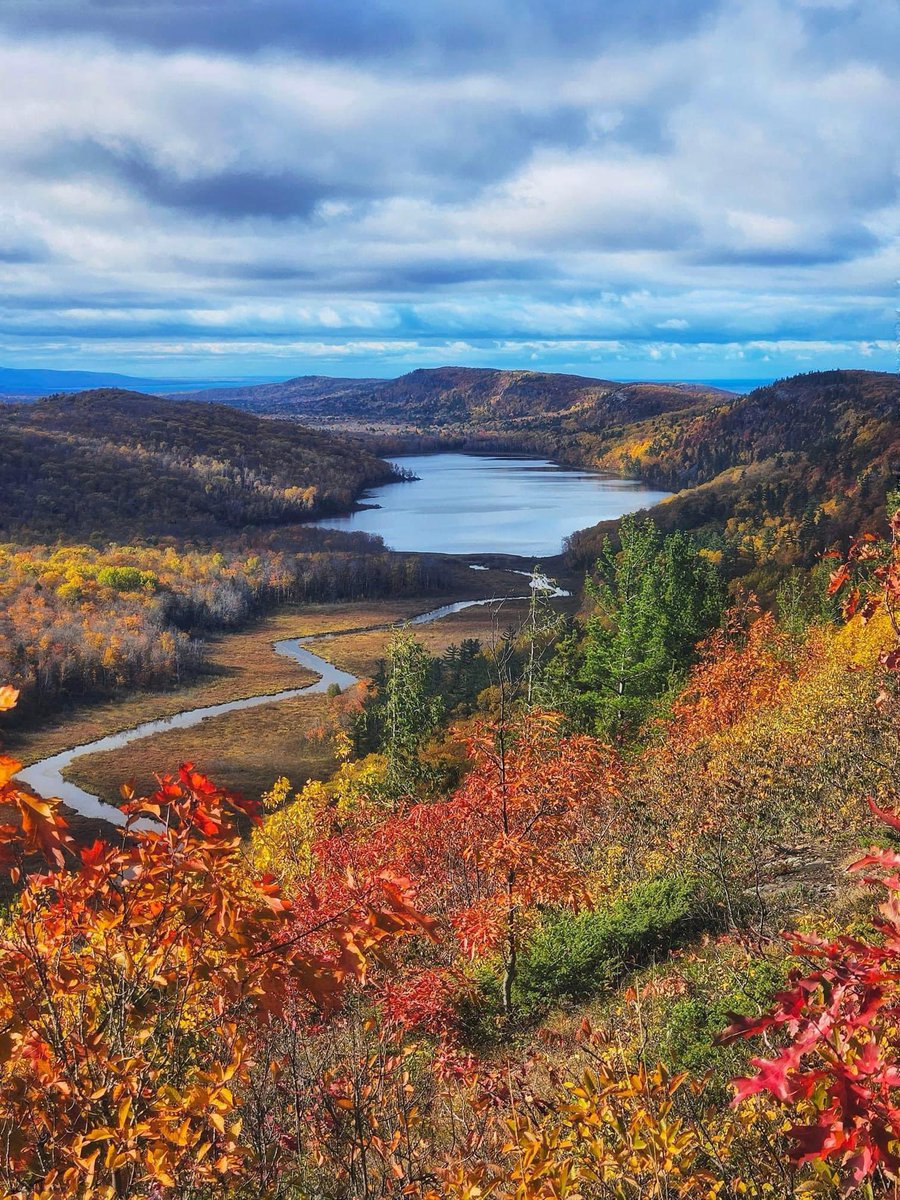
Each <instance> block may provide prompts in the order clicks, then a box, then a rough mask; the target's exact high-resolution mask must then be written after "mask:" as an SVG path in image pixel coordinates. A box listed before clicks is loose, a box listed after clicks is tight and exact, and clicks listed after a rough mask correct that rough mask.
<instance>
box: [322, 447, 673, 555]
mask: <svg viewBox="0 0 900 1200" xmlns="http://www.w3.org/2000/svg"><path fill="white" fill-rule="evenodd" d="M395 461H396V462H397V463H398V465H400V466H402V467H405V468H407V469H408V470H410V471H413V472H414V473H415V474H416V475H418V476H419V478H418V479H417V480H415V481H414V482H412V483H390V484H385V485H384V486H382V487H377V488H373V489H372V491H371V492H368V493H367V494H366V496H365V497H364V500H363V503H366V504H377V505H379V506H380V507H379V508H370V509H364V510H363V511H361V512H357V513H353V514H352V516H349V517H326V518H324V519H323V520H321V521H317V522H316V524H318V525H321V526H323V527H325V528H328V529H346V530H363V531H364V532H365V533H373V534H377V535H379V536H380V537H382V538H384V541H385V544H386V545H387V546H389V547H390V548H391V549H392V550H417V551H423V552H424V551H429V550H431V551H435V552H440V553H444V554H524V555H534V556H535V557H538V558H540V557H546V556H548V555H552V554H558V553H559V552H560V550H561V549H562V544H563V539H564V538H566V537H567V536H568V535H569V534H570V533H574V531H575V530H576V529H584V528H585V527H586V526H588V525H596V524H597V523H598V522H599V521H608V520H611V519H614V518H616V517H621V516H624V515H625V513H629V512H636V511H637V510H638V509H640V508H649V507H650V506H651V505H653V504H656V503H657V502H658V501H659V500H662V499H663V498H664V497H665V496H667V495H668V493H667V492H658V491H653V490H651V489H650V488H647V487H645V486H644V484H642V483H639V482H637V481H636V480H632V479H614V478H610V477H609V476H605V475H600V474H598V473H597V472H595V471H587V470H583V469H581V468H572V467H560V466H558V465H557V464H556V463H551V462H548V461H546V459H536V458H502V457H497V456H487V455H474V454H410V455H404V456H403V457H399V458H397V459H396V460H395Z"/></svg>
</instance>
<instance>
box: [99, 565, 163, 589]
mask: <svg viewBox="0 0 900 1200" xmlns="http://www.w3.org/2000/svg"><path fill="white" fill-rule="evenodd" d="M97 582H98V583H99V584H100V586H101V587H109V588H113V589H114V591H117V592H141V591H156V589H157V587H158V586H159V579H158V577H157V576H156V575H155V574H154V573H153V572H152V571H142V570H141V569H140V567H101V568H100V570H99V571H98V572H97Z"/></svg>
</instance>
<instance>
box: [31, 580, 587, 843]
mask: <svg viewBox="0 0 900 1200" xmlns="http://www.w3.org/2000/svg"><path fill="white" fill-rule="evenodd" d="M511 573H512V574H522V575H527V574H528V572H527V571H516V572H511ZM531 586H532V587H534V586H537V587H538V588H539V589H540V590H541V591H545V592H547V593H548V594H549V595H550V596H565V595H568V593H567V592H566V591H564V590H563V589H562V588H558V587H556V586H555V585H553V584H552V583H551V582H550V581H549V580H547V579H545V578H543V577H540V576H538V577H537V578H536V579H535V580H534V581H533V582H532V585H531ZM527 598H528V597H527V596H510V597H507V598H506V599H509V600H524V599H527ZM502 603H503V598H501V597H496V596H490V597H486V598H484V599H481V600H457V601H455V602H454V603H453V604H444V605H442V606H441V607H440V608H434V609H431V610H429V611H428V612H424V613H420V614H419V615H418V616H416V617H412V618H411V619H410V620H409V622H408V624H410V625H428V624H430V623H431V622H432V621H439V620H441V618H443V617H448V616H450V615H451V613H458V612H462V611H463V609H466V608H474V607H477V606H480V605H486V604H502ZM403 623H404V622H400V624H403ZM393 627H394V626H393V625H392V624H390V623H388V624H385V625H375V626H370V627H369V628H371V629H391V628H393ZM352 632H358V631H354V630H348V629H342V630H336V631H334V632H333V633H324V634H321V633H317V634H311V635H309V636H308V637H300V638H285V639H284V640H282V641H279V642H274V643H273V646H272V649H273V650H274V651H275V653H276V654H283V655H284V656H285V657H286V658H292V659H293V660H294V662H296V663H298V664H299V665H300V666H301V667H307V668H308V669H309V670H311V671H315V672H316V673H317V674H318V676H319V678H318V679H316V680H315V681H314V682H313V683H309V684H307V685H306V686H305V687H297V688H287V689H285V690H283V691H280V692H270V693H267V694H265V695H259V696H247V697H246V698H244V699H242V700H227V701H225V702H223V703H221V704H208V705H206V706H205V707H202V708H190V709H185V710H184V711H183V712H180V713H175V714H174V715H173V716H171V717H163V718H161V719H160V720H157V721H143V722H141V724H140V725H135V726H134V727H133V728H132V729H123V730H122V731H121V732H119V733H111V734H108V735H107V736H106V737H102V738H97V739H96V740H95V741H93V742H85V743H83V744H82V745H80V746H73V747H72V748H71V749H70V750H63V751H61V753H59V754H53V755H51V756H50V757H49V758H42V759H41V760H40V761H39V762H35V763H32V765H31V766H30V767H26V768H25V769H24V770H22V771H20V772H19V773H18V775H17V776H16V778H17V779H18V780H19V782H20V783H24V784H27V785H28V786H29V787H30V788H32V789H33V790H34V791H35V792H37V793H38V795H40V796H55V797H58V798H59V799H60V800H63V801H64V802H65V803H66V804H67V805H68V806H69V807H70V808H72V809H74V810H75V812H77V813H79V814H80V815H81V816H83V817H90V818H92V819H94V820H96V819H100V820H103V821H108V822H109V823H110V824H112V825H123V824H124V823H125V816H124V814H123V813H122V812H121V811H120V810H119V809H118V808H116V807H115V806H114V805H111V804H104V802H103V801H102V800H101V799H100V798H99V797H98V796H94V795H92V794H91V793H90V792H86V791H85V790H84V788H81V787H79V786H78V784H77V783H73V782H72V781H71V780H69V779H66V778H65V776H64V775H63V772H64V771H65V770H66V768H68V767H70V766H71V765H72V763H73V762H75V760H76V759H79V758H84V757H86V756H87V755H89V754H100V753H102V752H103V751H104V750H118V749H119V748H120V747H122V746H127V745H129V743H131V742H137V741H139V740H140V739H141V738H145V737H151V736H152V735H153V734H155V733H165V732H166V731H167V730H170V729H190V728H192V727H193V726H194V725H199V724H200V722H201V721H207V720H209V719H210V718H211V717H220V716H222V715H223V714H225V713H230V712H237V711H238V710H239V709H244V708H259V707H260V706H262V705H263V704H276V703H278V702H279V701H280V700H292V699H294V697H295V696H312V695H315V694H316V693H320V692H327V691H328V689H329V688H330V687H332V686H336V687H338V688H340V689H341V691H343V690H344V688H348V687H352V685H353V684H354V683H356V682H357V678H356V676H355V675H351V674H350V673H349V672H348V671H341V670H340V669H339V668H338V667H336V666H335V665H334V664H333V663H330V662H329V661H328V660H327V659H326V658H321V657H320V656H319V655H318V654H313V652H312V651H311V650H307V649H306V647H305V646H304V643H305V642H309V641H323V640H325V639H328V638H333V637H340V636H342V635H343V634H347V633H352Z"/></svg>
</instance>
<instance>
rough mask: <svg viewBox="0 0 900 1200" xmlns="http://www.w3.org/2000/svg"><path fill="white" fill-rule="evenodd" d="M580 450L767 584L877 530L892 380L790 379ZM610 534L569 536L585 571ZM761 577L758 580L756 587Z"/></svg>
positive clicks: (899, 383) (662, 514)
mask: <svg viewBox="0 0 900 1200" xmlns="http://www.w3.org/2000/svg"><path fill="white" fill-rule="evenodd" d="M581 445H582V447H583V450H584V452H585V454H586V457H587V458H588V459H589V461H590V462H592V463H593V464H594V465H596V466H598V467H601V468H606V469H609V470H614V471H617V472H622V473H624V474H627V475H636V476H639V477H640V478H642V479H645V480H647V481H648V482H651V483H654V484H656V485H657V486H661V487H664V488H670V489H672V490H673V491H674V492H676V495H675V496H674V498H673V499H672V500H670V501H668V502H667V503H666V504H664V505H663V506H661V507H660V508H659V509H658V511H657V514H656V515H657V518H658V520H659V522H660V523H661V524H662V525H663V526H664V527H665V528H680V529H688V530H692V531H694V532H697V533H700V534H702V535H703V536H705V537H706V538H707V539H709V540H710V545H711V546H715V547H717V548H718V549H720V550H722V551H723V552H724V553H726V555H728V556H730V557H731V559H732V567H733V569H734V570H735V571H737V572H738V573H742V574H746V573H748V572H750V573H753V572H756V573H757V576H758V579H757V582H761V583H762V584H763V585H764V584H765V578H763V577H762V576H766V577H772V578H774V577H775V576H776V575H777V574H778V571H779V570H780V569H781V568H783V567H785V566H789V565H796V564H800V565H805V566H809V565H811V564H812V563H813V562H814V561H815V560H816V557H817V556H818V555H819V554H821V553H822V552H823V551H824V550H827V549H828V548H829V547H830V546H832V545H834V544H836V543H839V542H841V540H842V539H844V540H845V539H846V538H848V537H850V536H852V535H853V534H854V533H856V532H857V531H859V530H860V529H863V528H868V529H876V528H879V527H880V526H881V525H882V524H883V522H884V519H885V511H884V497H885V494H886V492H887V491H889V490H890V489H891V488H893V487H895V486H896V480H897V474H898V470H900V379H898V377H897V376H895V375H889V374H886V373H879V372H875V371H827V372H817V373H813V374H809V375H797V376H794V377H793V378H791V379H786V380H781V381H779V382H777V383H774V384H772V385H770V386H769V387H764V388H758V389H757V390H756V391H754V392H751V393H750V394H749V395H746V396H738V397H734V398H731V399H729V400H727V401H725V402H724V403H721V404H717V405H714V406H712V407H710V408H708V409H706V410H705V411H703V412H697V413H693V414H676V415H675V416H674V417H673V418H672V419H668V418H654V419H651V420H647V421H643V422H637V423H635V424H633V425H631V426H628V427H624V426H623V427H619V428H614V429H608V430H607V431H605V433H604V434H603V435H602V436H600V437H597V438H593V439H589V441H588V442H586V441H585V440H584V439H582V441H581ZM606 532H608V529H606V528H604V527H602V526H598V527H597V528H596V529H593V530H585V531H583V532H581V533H579V534H576V535H575V536H574V537H573V538H572V541H571V548H570V557H571V558H572V560H573V561H576V562H580V563H583V564H587V563H589V562H591V561H592V560H593V558H594V557H596V553H597V551H598V549H599V547H600V545H601V543H602V539H603V536H604V535H605V533H606ZM760 572H762V575H760Z"/></svg>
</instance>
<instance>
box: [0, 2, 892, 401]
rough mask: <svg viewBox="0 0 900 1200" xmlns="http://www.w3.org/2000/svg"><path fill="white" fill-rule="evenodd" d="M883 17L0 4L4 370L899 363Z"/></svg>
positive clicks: (787, 11)
mask: <svg viewBox="0 0 900 1200" xmlns="http://www.w3.org/2000/svg"><path fill="white" fill-rule="evenodd" d="M898 59H900V3H898V0H725V2H720V3H716V2H714V0H452V2H450V0H352V2H350V0H302V2H301V0H2V3H0V164H2V171H0V365H2V366H6V367H42V368H59V369H91V370H110V371H119V372H126V373H132V374H141V375H150V376H156V377H160V378H163V377H164V378H176V377H178V378H218V377H227V378H240V377H251V376H252V377H257V378H264V377H271V378H287V377H289V376H292V375H299V374H310V373H312V374H328V375H348V376H369V375H371V376H392V375H398V374H400V373H402V372H404V371H407V370H411V369H413V368H415V367H430V366H440V365H443V364H448V363H452V364H464V365H473V366H494V367H510V368H519V369H534V370H550V371H572V372H576V373H580V374H585V375H591V376H596V377H599V378H612V379H711V380H715V379H730V380H734V379H766V378H775V377H779V376H784V375H789V374H794V373H796V372H799V371H810V370H818V369H827V368H831V367H864V368H868V369H878V370H896V369H897V368H898V358H897V341H896V339H897V301H898V278H900V199H898V165H900V119H898V117H900V70H898V66H900V63H898Z"/></svg>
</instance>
